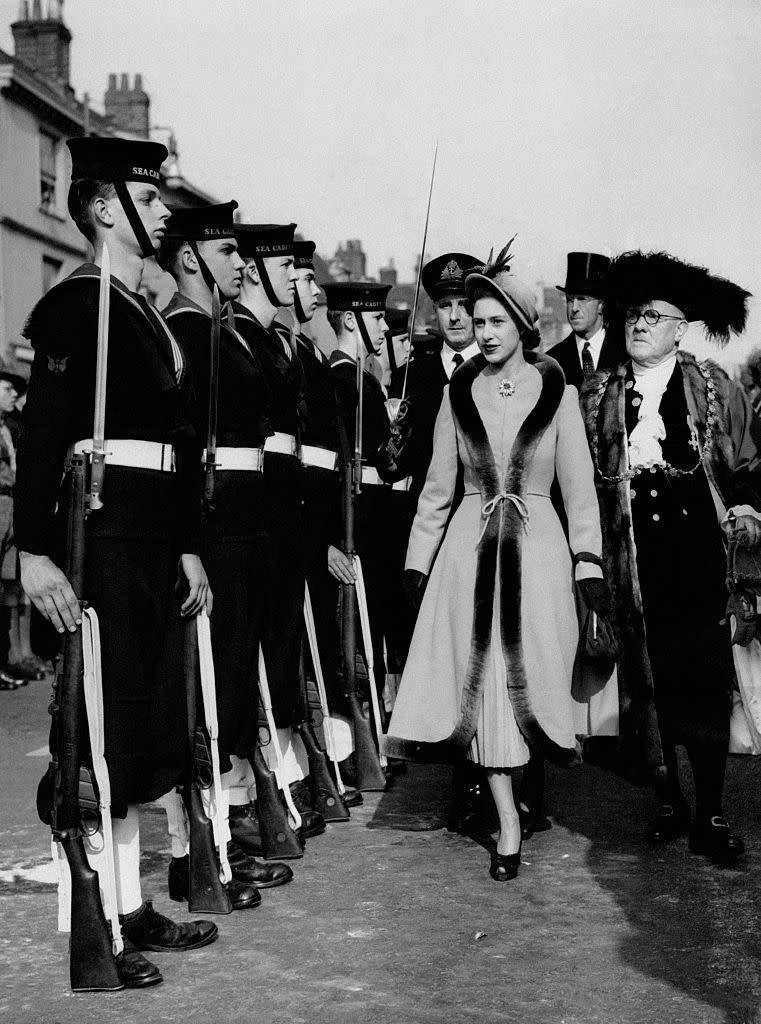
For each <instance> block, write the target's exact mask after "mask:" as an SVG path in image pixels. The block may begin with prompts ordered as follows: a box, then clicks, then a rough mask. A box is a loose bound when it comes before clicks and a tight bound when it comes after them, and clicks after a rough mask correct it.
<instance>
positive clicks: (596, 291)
mask: <svg viewBox="0 0 761 1024" xmlns="http://www.w3.org/2000/svg"><path fill="white" fill-rule="evenodd" d="M609 267H610V260H609V259H608V257H607V256H602V255H601V254H600V253H597V252H569V253H568V269H567V271H566V279H565V284H564V285H558V291H561V292H564V293H565V308H566V315H567V317H568V323H569V324H570V325H571V333H570V334H569V335H568V337H567V338H564V339H563V341H561V342H559V343H558V344H557V345H553V346H552V348H551V349H548V351H547V355H549V356H552V358H553V359H557V361H558V362H559V363H560V365H561V367H562V368H563V373H564V374H565V379H566V383H568V384H573V386H574V387H575V388H577V389H579V390H580V389H581V385H582V382H583V381H584V378H585V377H588V376H590V375H591V374H593V373H594V372H595V370H597V369H600V370H607V369H613V368H614V367H615V366H617V365H618V363H619V362H620V361H621V359H623V358H624V355H625V353H624V352H623V350H622V346H621V345H620V344H616V342H615V340H614V339H609V338H607V337H606V334H605V327H604V325H603V316H602V310H603V299H604V298H605V281H606V276H607V273H608V268H609Z"/></svg>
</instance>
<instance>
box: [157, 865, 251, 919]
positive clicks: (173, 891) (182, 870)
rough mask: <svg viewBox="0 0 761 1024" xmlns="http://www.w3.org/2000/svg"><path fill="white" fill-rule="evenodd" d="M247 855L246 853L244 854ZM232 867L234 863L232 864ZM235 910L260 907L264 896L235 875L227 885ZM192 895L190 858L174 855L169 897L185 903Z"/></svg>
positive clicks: (170, 871) (226, 888)
mask: <svg viewBox="0 0 761 1024" xmlns="http://www.w3.org/2000/svg"><path fill="white" fill-rule="evenodd" d="M244 856H245V855H244ZM230 867H231V868H232V865H230ZM225 891H226V892H227V895H228V896H229V897H230V904H231V906H232V908H233V910H251V909H252V908H253V907H258V906H259V904H260V903H261V902H262V898H261V896H260V895H259V893H258V892H257V890H256V889H255V888H254V887H253V886H252V885H251V884H250V883H247V882H246V880H245V879H240V878H236V877H235V872H234V871H233V877H232V879H231V880H230V881H229V882H228V883H227V884H226V885H225ZM189 895H190V858H189V857H188V856H187V855H186V856H185V857H172V859H171V861H170V862H169V898H170V899H173V900H175V902H177V903H183V902H184V901H185V900H187V899H188V897H189Z"/></svg>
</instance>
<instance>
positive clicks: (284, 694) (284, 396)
mask: <svg viewBox="0 0 761 1024" xmlns="http://www.w3.org/2000/svg"><path fill="white" fill-rule="evenodd" d="M295 228H296V225H295V224H236V226H235V237H236V239H237V242H238V251H239V252H240V255H241V257H242V259H243V262H244V267H243V270H242V281H241V290H240V298H239V300H238V301H237V302H234V303H233V308H234V311H235V324H236V327H237V329H238V331H239V332H240V334H241V335H242V337H243V338H244V339H245V340H246V342H247V343H248V345H249V347H250V348H251V350H252V352H255V353H257V355H258V356H259V358H260V360H261V364H262V368H263V370H264V374H265V377H266V380H267V384H268V387H269V391H270V401H271V405H270V409H271V413H270V431H271V432H270V434H269V435H268V437H267V439H266V441H265V444H264V481H265V485H266V490H267V504H266V519H267V531H268V535H269V539H270V559H271V569H272V571H271V574H270V576H269V577H268V582H267V601H266V608H265V619H264V628H263V633H262V650H263V652H264V661H265V664H266V669H267V675H268V678H269V686H270V691H271V694H272V706H273V710H274V715H275V722H276V725H277V732H278V739H279V742H280V746H281V749H282V751H283V756H284V765H285V772H286V776H287V781H288V783H289V784H290V786H291V791H292V794H293V798H294V803H295V804H296V807H297V809H298V811H299V813H300V814H301V818H302V829H303V836H304V838H309V837H310V836H316V835H319V834H320V833H321V832H324V831H325V821H324V820H323V818H322V816H321V815H320V814H319V813H317V811H315V810H314V808H313V806H312V797H311V794H310V790H309V786H308V784H307V785H305V784H304V780H306V779H307V777H308V774H309V767H308V761H307V756H306V751H305V750H304V747H303V744H302V742H301V740H300V738H299V737H298V734H297V733H296V732H295V731H294V726H295V725H296V724H297V723H298V722H299V720H300V717H301V707H302V705H301V689H300V664H301V638H302V636H303V614H304V580H305V575H306V544H305V521H304V475H303V471H302V466H301V461H300V457H299V454H300V447H301V432H302V429H303V426H304V424H305V423H306V417H307V413H306V404H305V401H304V370H303V367H302V365H301V360H300V359H299V357H298V355H297V353H296V350H295V345H294V342H293V339H292V337H291V333H290V331H289V330H288V329H287V328H286V327H284V325H283V324H281V323H279V322H278V321H276V319H275V317H276V315H277V313H278V311H279V310H280V309H281V308H282V307H286V308H288V309H292V308H293V305H294V288H295V284H296V271H295V269H294V260H293V241H294V239H293V235H294V231H295ZM230 821H231V825H232V830H233V837H235V834H236V828H243V827H244V825H245V821H244V820H243V819H240V820H236V816H235V815H234V814H231V818H230Z"/></svg>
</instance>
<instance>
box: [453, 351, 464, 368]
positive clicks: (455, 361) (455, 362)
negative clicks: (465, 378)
mask: <svg viewBox="0 0 761 1024" xmlns="http://www.w3.org/2000/svg"><path fill="white" fill-rule="evenodd" d="M464 362H465V360H464V359H463V358H462V356H461V355H460V353H459V352H455V354H454V355H453V356H452V373H454V371H455V370H456V369H457V367H458V366H460V364H461V363H464Z"/></svg>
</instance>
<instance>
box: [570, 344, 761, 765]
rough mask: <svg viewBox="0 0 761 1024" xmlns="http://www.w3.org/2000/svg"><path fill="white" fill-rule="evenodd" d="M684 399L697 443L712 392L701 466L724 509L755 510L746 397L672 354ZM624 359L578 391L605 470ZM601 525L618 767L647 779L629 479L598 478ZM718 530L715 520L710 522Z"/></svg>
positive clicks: (616, 439) (653, 757)
mask: <svg viewBox="0 0 761 1024" xmlns="http://www.w3.org/2000/svg"><path fill="white" fill-rule="evenodd" d="M677 359H678V361H679V365H680V367H681V370H682V379H683V384H684V392H685V398H686V401H687V408H688V410H689V413H690V418H691V419H692V422H693V425H694V427H695V429H696V430H697V433H698V436H699V439H700V443H701V446H702V445H704V444H705V435H706V425H707V419H708V410H709V394H710V392H712V393H713V394H714V395H715V417H714V422H713V434H714V444H713V448H712V452H711V457H710V458H707V459H706V460H705V461H704V463H703V469H704V471H705V474H706V476H707V478H708V481H709V483H710V485H711V486H712V488H713V490H714V491H715V493H716V494H717V495H718V497H719V499H720V500H721V501H722V502H723V503H724V505H725V507H727V508H729V507H731V506H733V505H738V504H745V503H747V504H750V505H752V506H753V507H755V508H761V505H760V504H759V499H758V497H757V495H756V491H755V487H754V486H753V482H752V476H753V475H754V474H755V472H756V471H757V468H758V464H759V455H758V453H759V451H760V450H761V437H759V436H758V430H759V428H758V424H757V423H756V422H755V418H754V417H753V415H752V412H751V410H750V407H749V404H748V402H747V399H746V398H745V396H744V394H743V393H742V391H741V389H740V388H738V387H737V385H735V384H734V383H733V382H732V381H731V380H730V379H729V377H727V375H726V374H725V373H724V371H723V370H721V369H720V368H719V367H718V366H716V365H715V364H714V363H712V362H710V361H706V362H701V363H699V362H698V361H697V360H696V359H695V357H694V356H692V355H690V354H689V353H687V352H681V351H680V352H678V353H677ZM627 367H628V363H626V364H624V365H622V366H620V367H619V368H618V369H617V370H613V371H612V372H611V371H604V372H601V373H596V374H594V375H593V376H592V377H590V378H588V379H587V381H585V383H584V386H583V387H582V392H581V404H582V413H583V416H584V423H585V427H586V430H587V436H588V437H589V438H590V440H591V439H593V438H596V441H597V448H598V466H597V467H596V469H597V470H599V472H600V473H602V474H603V475H605V476H616V475H618V474H621V473H624V472H626V471H627V470H628V466H629V461H628V460H629V456H628V439H627V434H626V426H625V385H626V373H627ZM596 482H597V495H598V500H599V504H600V520H601V522H602V527H603V564H604V570H603V571H604V574H605V579H606V580H607V581H608V585H609V587H610V590H611V595H612V598H613V624H614V627H615V630H616V634H617V637H618V640H619V646H620V659H619V662H618V687H619V705H620V724H619V731H620V748H621V750H620V753H621V760H622V764H621V767H622V770H623V772H624V774H625V775H626V776H627V777H628V778H630V779H632V780H633V781H648V780H650V779H652V777H653V774H654V773H655V772H656V770H657V769H658V768H659V767H660V766H661V765H662V764H663V752H662V748H661V738H660V733H659V731H658V720H657V716H656V711H655V703H654V691H653V677H652V671H651V668H650V661H649V658H648V653H647V639H646V635H645V619H644V613H643V607H642V593H641V590H640V584H639V574H638V571H637V558H636V548H635V543H634V530H633V525H632V508H631V496H630V485H629V481H627V480H624V481H621V482H620V483H616V484H608V483H605V482H603V481H602V480H600V477H599V475H598V476H597V481H596ZM717 529H718V526H717Z"/></svg>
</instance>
